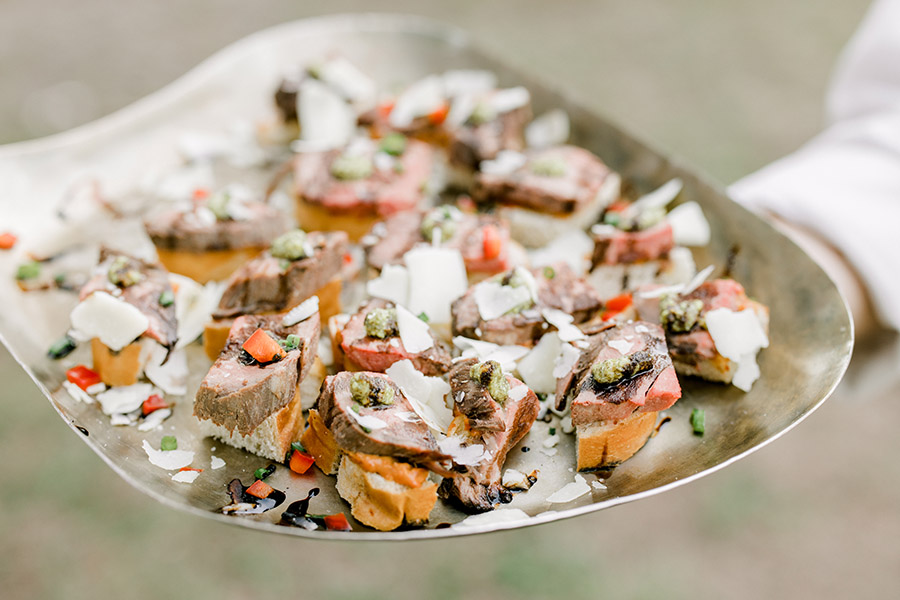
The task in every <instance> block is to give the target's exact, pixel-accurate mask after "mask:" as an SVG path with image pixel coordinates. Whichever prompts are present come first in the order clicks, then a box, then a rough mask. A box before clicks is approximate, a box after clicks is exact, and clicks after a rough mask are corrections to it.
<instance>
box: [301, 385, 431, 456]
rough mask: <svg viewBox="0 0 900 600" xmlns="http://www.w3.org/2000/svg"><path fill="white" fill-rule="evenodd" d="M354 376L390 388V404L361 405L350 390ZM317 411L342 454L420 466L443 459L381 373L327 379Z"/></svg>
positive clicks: (420, 422) (423, 426)
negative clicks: (406, 462) (398, 459)
mask: <svg viewBox="0 0 900 600" xmlns="http://www.w3.org/2000/svg"><path fill="white" fill-rule="evenodd" d="M354 377H363V378H366V379H367V380H368V381H370V382H372V384H373V385H377V386H382V387H383V388H390V389H391V391H392V394H391V396H392V398H391V403H390V404H387V405H384V404H378V403H372V404H370V405H368V406H363V405H362V404H360V403H358V402H356V401H355V400H354V398H353V393H352V391H351V382H352V381H353V379H354ZM316 408H317V410H318V411H319V414H320V415H321V416H322V420H323V421H324V423H325V426H326V427H327V428H328V429H330V430H331V432H332V434H333V435H334V439H335V442H336V443H337V445H338V447H339V448H341V449H342V450H344V451H347V452H359V453H363V454H377V455H379V456H390V457H393V458H401V459H406V460H409V461H411V462H415V463H420V464H424V463H430V462H434V461H441V460H444V459H445V458H446V456H444V455H443V454H442V453H441V451H440V450H439V449H438V446H437V442H436V441H435V439H434V436H432V435H431V431H430V430H429V429H428V426H427V425H426V424H425V422H424V421H423V420H422V419H421V418H420V417H419V416H418V415H417V414H416V413H415V411H413V408H412V405H411V404H410V403H409V400H407V399H406V397H405V396H404V395H403V392H402V391H400V388H399V387H397V385H396V384H395V383H394V382H393V381H392V380H391V378H390V377H388V376H387V375H385V374H383V373H373V372H358V373H351V372H349V371H343V372H341V373H338V374H337V375H331V376H329V377H328V378H327V379H325V383H324V384H323V385H322V390H321V392H320V393H319V398H318V400H316Z"/></svg>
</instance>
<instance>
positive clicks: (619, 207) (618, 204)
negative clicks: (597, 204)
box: [606, 200, 630, 213]
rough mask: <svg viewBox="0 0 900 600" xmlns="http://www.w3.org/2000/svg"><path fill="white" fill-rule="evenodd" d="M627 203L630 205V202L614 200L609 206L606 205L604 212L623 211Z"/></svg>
mask: <svg viewBox="0 0 900 600" xmlns="http://www.w3.org/2000/svg"><path fill="white" fill-rule="evenodd" d="M629 205H630V202H626V201H624V200H616V201H615V202H613V203H612V204H610V205H609V206H607V207H606V212H613V213H619V212H622V211H624V210H625V209H626V208H628V206H629Z"/></svg>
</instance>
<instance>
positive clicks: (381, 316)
mask: <svg viewBox="0 0 900 600" xmlns="http://www.w3.org/2000/svg"><path fill="white" fill-rule="evenodd" d="M364 324H365V327H366V335H367V336H369V337H373V338H378V339H379V340H383V339H385V338H389V337H391V336H395V335H397V334H398V333H399V330H398V328H397V309H395V308H375V309H372V310H370V311H369V313H368V314H367V315H366V319H365V322H364Z"/></svg>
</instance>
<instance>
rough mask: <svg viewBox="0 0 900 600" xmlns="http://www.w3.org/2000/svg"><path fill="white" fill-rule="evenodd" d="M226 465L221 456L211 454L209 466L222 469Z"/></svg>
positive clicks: (213, 468)
mask: <svg viewBox="0 0 900 600" xmlns="http://www.w3.org/2000/svg"><path fill="white" fill-rule="evenodd" d="M224 466H225V461H224V460H222V459H221V458H219V457H218V456H210V457H209V468H210V469H212V470H213V471H215V470H216V469H221V468H222V467H224Z"/></svg>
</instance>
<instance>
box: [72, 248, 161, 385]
mask: <svg viewBox="0 0 900 600" xmlns="http://www.w3.org/2000/svg"><path fill="white" fill-rule="evenodd" d="M79 299H80V303H79V304H78V306H76V307H75V309H74V310H73V311H72V327H73V328H74V329H75V330H76V331H79V332H81V333H82V334H84V335H86V336H88V337H90V339H91V354H92V356H93V361H94V371H96V372H97V374H98V375H99V376H100V379H101V380H102V381H103V383H105V384H106V385H109V386H115V385H132V384H133V383H135V382H137V380H138V378H139V377H140V376H141V373H142V371H143V368H144V362H145V361H146V359H147V353H146V352H143V351H142V345H141V340H143V339H147V340H152V341H154V342H156V343H158V344H159V345H160V346H162V347H164V348H165V349H166V351H167V352H169V351H171V350H172V348H174V346H175V342H176V341H177V328H176V322H175V294H174V292H173V290H172V285H171V284H170V282H169V273H168V272H167V271H166V270H165V269H164V268H163V267H162V266H161V265H159V264H153V263H148V262H145V261H143V260H140V259H138V258H135V257H133V256H130V255H128V254H125V253H123V252H117V251H114V250H110V249H109V248H101V249H100V262H99V264H98V265H97V267H96V268H95V270H94V275H93V276H92V277H91V279H90V280H88V282H87V283H85V285H84V286H83V287H82V288H81V291H80V292H79Z"/></svg>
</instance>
